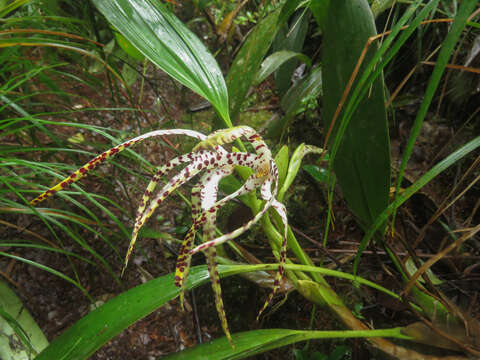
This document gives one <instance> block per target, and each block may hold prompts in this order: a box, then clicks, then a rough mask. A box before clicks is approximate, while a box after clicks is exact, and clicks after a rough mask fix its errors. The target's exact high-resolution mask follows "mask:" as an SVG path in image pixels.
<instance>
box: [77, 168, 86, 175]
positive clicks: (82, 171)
mask: <svg viewBox="0 0 480 360" xmlns="http://www.w3.org/2000/svg"><path fill="white" fill-rule="evenodd" d="M79 171H80V173H82V174H85V173H86V172H87V169H85V168H81V169H80V170H79Z"/></svg>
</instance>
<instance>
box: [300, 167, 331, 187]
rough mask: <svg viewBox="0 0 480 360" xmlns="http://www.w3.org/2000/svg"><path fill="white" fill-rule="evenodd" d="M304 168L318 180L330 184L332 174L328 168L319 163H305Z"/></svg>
mask: <svg viewBox="0 0 480 360" xmlns="http://www.w3.org/2000/svg"><path fill="white" fill-rule="evenodd" d="M303 170H305V171H306V172H307V173H308V174H309V175H310V176H311V177H313V178H314V179H315V180H316V181H318V182H320V183H324V184H330V175H329V173H328V170H327V169H325V168H323V167H319V166H317V165H304V166H303Z"/></svg>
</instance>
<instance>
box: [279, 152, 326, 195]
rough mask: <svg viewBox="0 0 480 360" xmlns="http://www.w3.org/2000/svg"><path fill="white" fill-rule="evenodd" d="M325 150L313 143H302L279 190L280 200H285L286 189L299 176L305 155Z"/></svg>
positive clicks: (294, 153)
mask: <svg viewBox="0 0 480 360" xmlns="http://www.w3.org/2000/svg"><path fill="white" fill-rule="evenodd" d="M322 152H323V151H322V149H321V148H319V147H316V146H312V145H305V144H300V145H299V146H298V147H297V148H296V149H295V151H294V152H293V154H292V157H291V159H290V162H289V164H288V170H287V175H286V176H285V181H284V183H283V184H282V187H281V188H280V189H279V191H278V196H277V198H278V200H279V201H283V197H284V196H285V193H286V191H287V190H288V188H289V187H290V185H292V183H293V180H295V178H296V177H297V174H298V171H299V170H300V165H301V164H302V160H303V158H304V157H305V155H307V154H310V153H314V154H321V153H322Z"/></svg>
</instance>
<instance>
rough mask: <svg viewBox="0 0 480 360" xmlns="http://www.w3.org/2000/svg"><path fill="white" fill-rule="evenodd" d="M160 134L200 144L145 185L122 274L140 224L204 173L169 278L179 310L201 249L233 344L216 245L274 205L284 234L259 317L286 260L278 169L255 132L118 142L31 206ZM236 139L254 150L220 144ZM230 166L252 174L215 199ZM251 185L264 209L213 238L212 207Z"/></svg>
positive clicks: (175, 131) (168, 132) (238, 130)
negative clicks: (198, 239) (198, 237)
mask: <svg viewBox="0 0 480 360" xmlns="http://www.w3.org/2000/svg"><path fill="white" fill-rule="evenodd" d="M164 135H186V136H190V137H193V138H196V139H198V140H200V142H199V143H198V144H197V145H196V146H195V147H194V148H193V150H192V151H191V152H190V153H188V154H185V155H180V156H178V157H176V158H174V159H172V160H170V161H168V162H167V163H166V164H164V165H162V166H160V167H159V168H158V169H157V172H156V173H155V175H154V176H153V178H152V180H151V181H150V183H149V184H148V186H147V188H146V190H145V192H144V194H143V197H142V199H141V201H140V205H139V207H138V210H137V215H136V219H135V224H134V229H133V233H132V238H131V241H130V245H129V248H128V251H127V254H126V257H125V264H124V267H123V270H122V274H123V273H124V271H125V269H126V267H127V264H128V260H129V258H130V256H131V254H132V251H133V248H134V245H135V242H136V239H137V236H138V233H139V230H140V228H141V227H142V226H143V225H144V224H145V222H146V221H147V220H148V219H149V218H150V216H151V215H152V214H153V212H154V211H155V209H156V208H157V207H158V206H159V205H160V204H161V203H162V202H163V201H164V200H165V199H166V198H167V197H168V196H169V195H170V194H171V193H172V192H173V191H175V190H176V189H177V188H178V187H180V186H181V185H182V184H184V183H186V182H188V181H189V180H190V179H192V178H193V177H194V176H196V175H197V174H199V173H201V172H202V171H203V174H202V175H201V176H200V180H199V182H198V184H196V185H195V186H194V187H193V189H192V193H191V203H192V226H191V228H190V229H189V230H188V232H187V234H186V236H185V238H184V240H183V243H182V245H181V248H180V253H179V256H178V259H177V264H176V270H175V280H174V281H175V285H176V286H178V287H180V288H181V291H180V303H181V306H182V308H183V301H184V291H185V288H186V280H187V276H188V271H189V268H190V262H191V258H192V256H193V255H194V254H196V253H198V252H203V253H204V254H205V256H206V258H207V266H208V270H209V273H210V279H211V282H212V288H213V292H214V296H215V305H216V308H217V312H218V315H219V317H220V321H221V324H222V328H223V331H224V332H225V334H226V336H227V338H228V340H229V341H230V343H231V344H232V346H233V342H232V338H231V336H230V331H229V329H228V323H227V318H226V315H225V310H224V306H223V300H222V296H221V288H220V278H219V275H218V271H217V261H216V250H215V246H217V245H220V244H222V243H224V242H226V241H229V240H232V239H234V238H236V237H238V236H239V235H241V234H242V233H244V232H245V231H246V230H248V229H250V228H251V227H252V225H254V224H255V223H256V222H258V221H259V220H260V219H261V217H262V216H263V215H264V214H266V213H267V211H268V209H269V208H270V207H272V208H274V209H275V211H276V212H277V213H278V214H279V216H280V217H281V219H282V221H283V225H284V234H283V241H282V245H281V249H280V255H279V259H278V260H279V262H280V265H279V268H278V272H277V275H276V278H275V280H274V285H273V290H272V292H271V293H270V295H269V296H268V298H267V300H266V302H265V304H264V305H263V307H262V308H261V309H260V311H259V314H258V316H260V315H261V313H262V312H263V311H264V310H265V309H266V308H267V306H268V305H269V303H270V302H271V300H272V298H273V296H274V294H275V293H276V292H277V290H278V288H279V286H280V281H281V279H282V277H283V273H284V264H285V261H286V247H287V242H286V238H287V215H286V209H285V206H284V205H283V204H281V203H280V202H279V201H278V200H276V195H277V190H278V169H277V166H276V164H275V162H274V160H273V158H272V154H271V152H270V150H269V148H268V147H267V145H266V144H265V142H264V141H263V139H262V138H261V137H260V136H259V135H258V133H257V132H256V131H255V130H253V129H252V128H250V127H248V126H238V127H234V128H230V129H222V130H218V131H216V132H214V133H212V134H210V135H208V136H205V135H204V134H202V133H199V132H196V131H193V130H183V129H173V130H157V131H152V132H149V133H146V134H144V135H141V136H138V137H136V138H133V139H131V140H128V141H126V142H124V143H122V144H120V145H117V146H115V147H113V148H111V149H109V150H107V151H105V152H103V153H102V154H100V155H98V156H96V157H95V158H93V159H92V160H90V161H89V162H88V163H87V164H85V165H84V166H82V167H81V168H79V169H78V170H76V171H75V172H74V173H72V174H71V175H70V176H68V177H67V178H65V179H64V180H62V181H61V182H59V183H58V184H57V185H55V186H53V187H52V188H50V189H49V190H47V191H45V192H43V193H42V194H41V195H39V196H38V197H37V198H35V199H34V200H32V201H31V205H37V204H39V203H40V202H41V201H43V200H45V199H46V198H48V197H50V196H51V195H53V194H55V193H56V192H58V191H60V190H62V189H65V188H66V187H68V186H69V185H71V184H72V183H74V182H76V181H78V180H80V179H81V178H83V177H84V176H85V175H86V174H87V173H88V172H89V171H90V170H92V169H94V168H95V167H96V166H98V165H99V164H102V163H103V162H104V161H105V160H107V159H108V158H111V157H113V156H115V155H116V154H118V153H119V152H121V151H123V150H125V149H127V148H129V147H131V146H133V145H134V144H136V143H138V142H141V141H143V140H145V139H148V138H152V137H157V136H164ZM241 137H244V138H246V140H247V141H248V142H249V143H250V144H251V145H252V147H253V148H254V150H255V152H254V153H251V152H229V151H227V150H225V149H224V148H223V147H222V145H224V144H227V143H231V142H233V141H235V140H237V139H239V138H241ZM183 164H188V165H186V166H185V167H184V168H183V169H181V170H180V171H178V173H177V174H175V175H174V176H172V177H171V179H170V180H169V181H168V182H167V183H166V184H165V185H164V186H163V188H162V189H161V190H160V191H158V192H157V193H156V194H155V195H154V191H155V188H156V187H157V184H158V183H159V182H160V181H161V180H162V178H163V176H165V175H168V173H169V172H170V171H171V170H172V169H174V168H175V167H177V166H181V165H183ZM235 166H246V167H249V168H250V169H252V170H253V173H252V174H251V175H250V176H249V177H248V179H247V180H246V181H245V182H244V183H243V185H241V186H240V188H239V189H238V190H236V191H235V192H233V193H232V194H230V195H227V196H225V197H223V198H221V199H218V184H219V182H220V180H221V179H222V178H224V177H226V176H228V175H230V174H232V173H233V171H234V169H235ZM256 189H259V190H260V191H259V193H260V197H261V198H262V199H263V200H264V205H263V208H262V209H261V210H260V211H259V212H258V213H257V214H256V215H255V216H254V217H253V218H252V219H251V220H250V221H248V222H247V223H246V224H244V225H243V226H241V227H239V228H238V229H236V230H234V231H232V232H230V233H227V234H224V235H222V236H219V237H216V217H217V211H218V210H219V209H220V208H221V207H222V206H223V205H225V204H226V203H227V202H228V201H230V200H232V199H235V198H236V197H238V196H241V195H244V194H247V193H249V192H252V191H256ZM200 228H201V229H202V233H203V240H204V242H203V243H202V244H201V245H198V246H195V244H194V241H195V235H196V233H197V232H198V231H199V230H200ZM257 318H258V317H257Z"/></svg>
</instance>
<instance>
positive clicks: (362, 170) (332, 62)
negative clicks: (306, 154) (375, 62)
mask: <svg viewBox="0 0 480 360" xmlns="http://www.w3.org/2000/svg"><path fill="white" fill-rule="evenodd" d="M375 34H376V29H375V23H374V20H373V16H372V13H371V11H370V7H369V6H368V3H367V1H366V0H337V1H334V2H331V3H330V6H329V8H328V16H327V17H326V19H325V25H324V26H323V35H324V37H323V54H324V55H323V66H322V72H323V94H324V95H323V104H324V123H325V129H329V128H330V125H331V123H332V120H333V119H334V114H335V112H336V109H337V106H338V104H339V103H340V101H341V99H342V95H343V93H344V90H345V88H346V87H347V83H348V81H349V80H350V77H351V75H352V73H353V71H354V69H355V66H356V64H357V61H358V59H359V58H360V54H361V53H362V50H363V49H364V46H365V44H366V43H367V40H368V39H369V38H370V37H371V36H374V35H375ZM376 49H377V46H375V45H372V46H370V50H369V51H368V53H367V55H366V57H365V59H364V62H363V66H361V67H360V70H359V74H361V73H362V72H363V71H364V70H365V67H366V65H367V64H368V63H369V61H370V59H371V58H372V57H373V56H374V54H375V51H376ZM353 88H355V85H353ZM347 101H348V98H347ZM343 115H344V112H343V111H342V112H340V114H339V116H338V117H337V119H336V122H335V126H334V128H333V132H332V136H331V137H330V141H329V144H328V145H329V148H331V147H332V146H333V142H334V140H335V141H337V139H336V137H337V136H341V135H342V134H338V133H337V130H338V127H339V126H338V125H339V122H340V120H341V119H342V117H343ZM331 160H332V161H333V169H334V171H335V174H336V176H337V179H338V182H339V184H340V186H341V188H342V191H343V194H344V196H345V199H346V201H347V203H348V205H349V207H350V209H351V210H352V212H353V213H354V214H355V215H356V217H357V219H358V221H359V223H360V224H361V225H362V226H363V227H366V228H368V227H369V226H370V225H371V224H372V223H373V222H374V221H375V219H376V218H377V216H378V215H379V214H380V213H381V212H382V211H383V209H385V208H386V207H387V205H388V195H389V189H390V144H389V135H388V124H387V117H386V111H385V99H384V87H383V77H382V76H379V77H377V78H376V79H375V80H374V81H373V83H372V84H371V87H370V91H369V94H368V96H365V97H364V98H363V99H362V100H361V102H359V104H357V106H356V108H355V111H354V113H353V116H352V119H351V121H350V122H349V124H348V127H347V128H346V130H345V132H344V133H343V138H342V139H341V143H340V146H339V147H338V151H337V152H336V153H332V154H331ZM381 231H382V229H380V232H381Z"/></svg>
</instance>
